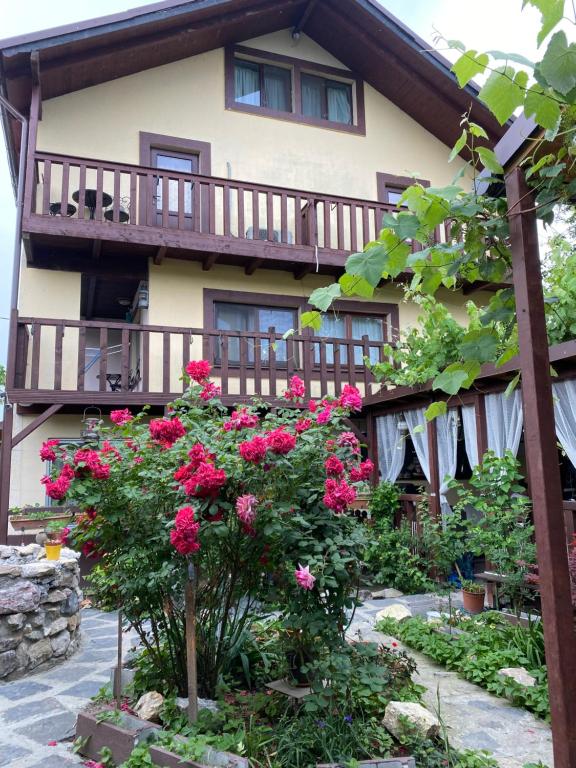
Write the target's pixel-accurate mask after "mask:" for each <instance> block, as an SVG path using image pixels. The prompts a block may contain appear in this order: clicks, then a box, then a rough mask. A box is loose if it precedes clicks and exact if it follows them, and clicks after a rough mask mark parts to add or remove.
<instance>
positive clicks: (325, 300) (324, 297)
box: [309, 283, 342, 312]
mask: <svg viewBox="0 0 576 768" xmlns="http://www.w3.org/2000/svg"><path fill="white" fill-rule="evenodd" d="M341 295H342V289H341V288H340V285H339V284H338V283H332V285H327V286H326V287H325V288H317V289H316V290H315V291H313V292H312V294H311V296H310V299H309V302H310V304H312V306H313V307H317V308H318V309H319V310H320V311H321V312H326V310H327V309H329V308H330V307H331V306H332V302H333V301H334V299H337V298H339V297H340V296H341Z"/></svg>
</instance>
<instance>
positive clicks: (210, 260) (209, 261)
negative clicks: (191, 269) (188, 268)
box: [202, 253, 218, 272]
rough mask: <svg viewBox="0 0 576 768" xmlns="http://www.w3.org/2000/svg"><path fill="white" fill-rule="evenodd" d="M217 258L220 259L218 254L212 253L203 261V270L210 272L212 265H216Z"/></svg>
mask: <svg viewBox="0 0 576 768" xmlns="http://www.w3.org/2000/svg"><path fill="white" fill-rule="evenodd" d="M217 260H218V254H217V253H211V254H210V255H209V256H207V257H206V258H205V259H204V261H203V262H202V270H203V271H204V272H209V271H210V270H211V269H212V267H213V266H214V264H216V261H217Z"/></svg>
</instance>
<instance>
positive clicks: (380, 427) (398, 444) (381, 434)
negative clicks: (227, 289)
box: [376, 413, 406, 483]
mask: <svg viewBox="0 0 576 768" xmlns="http://www.w3.org/2000/svg"><path fill="white" fill-rule="evenodd" d="M401 418H402V416H401V414H399V413H391V414H388V416H379V417H378V418H377V419H376V435H377V442H378V467H379V469H380V479H381V480H386V481H388V482H389V483H394V482H396V480H397V478H398V475H399V474H400V470H401V469H402V466H403V464H404V457H405V455H406V440H405V439H404V438H403V436H402V434H401V433H400V430H399V429H398V422H399V421H400V420H401Z"/></svg>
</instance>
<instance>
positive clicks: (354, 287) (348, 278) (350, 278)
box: [338, 273, 374, 299]
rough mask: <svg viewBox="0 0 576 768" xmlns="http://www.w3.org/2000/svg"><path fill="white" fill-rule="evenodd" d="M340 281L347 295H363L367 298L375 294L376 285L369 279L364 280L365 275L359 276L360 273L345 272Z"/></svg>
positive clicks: (343, 291)
mask: <svg viewBox="0 0 576 768" xmlns="http://www.w3.org/2000/svg"><path fill="white" fill-rule="evenodd" d="M338 282H339V283H340V285H341V287H342V293H343V294H344V295H345V296H362V297H363V298H365V299H371V298H372V296H374V287H373V286H372V285H370V283H369V282H368V281H367V280H364V278H363V277H358V275H349V274H348V273H345V274H344V275H342V277H341V278H340V279H339V280H338Z"/></svg>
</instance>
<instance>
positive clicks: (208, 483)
mask: <svg viewBox="0 0 576 768" xmlns="http://www.w3.org/2000/svg"><path fill="white" fill-rule="evenodd" d="M188 456H189V458H190V462H189V463H188V464H184V466H182V467H180V468H179V469H177V470H176V472H175V473H174V480H176V482H177V483H179V484H180V485H181V486H183V488H184V493H186V495H187V496H196V497H197V498H199V499H207V498H215V497H216V496H217V495H218V491H219V490H220V488H222V486H223V485H224V484H225V483H226V480H227V477H226V472H225V471H224V470H223V469H216V467H215V466H214V464H213V463H212V461H213V459H214V455H213V454H211V453H208V452H207V451H206V448H205V447H204V446H203V445H202V443H196V444H195V445H193V446H192V448H191V449H190V450H189V451H188Z"/></svg>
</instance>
